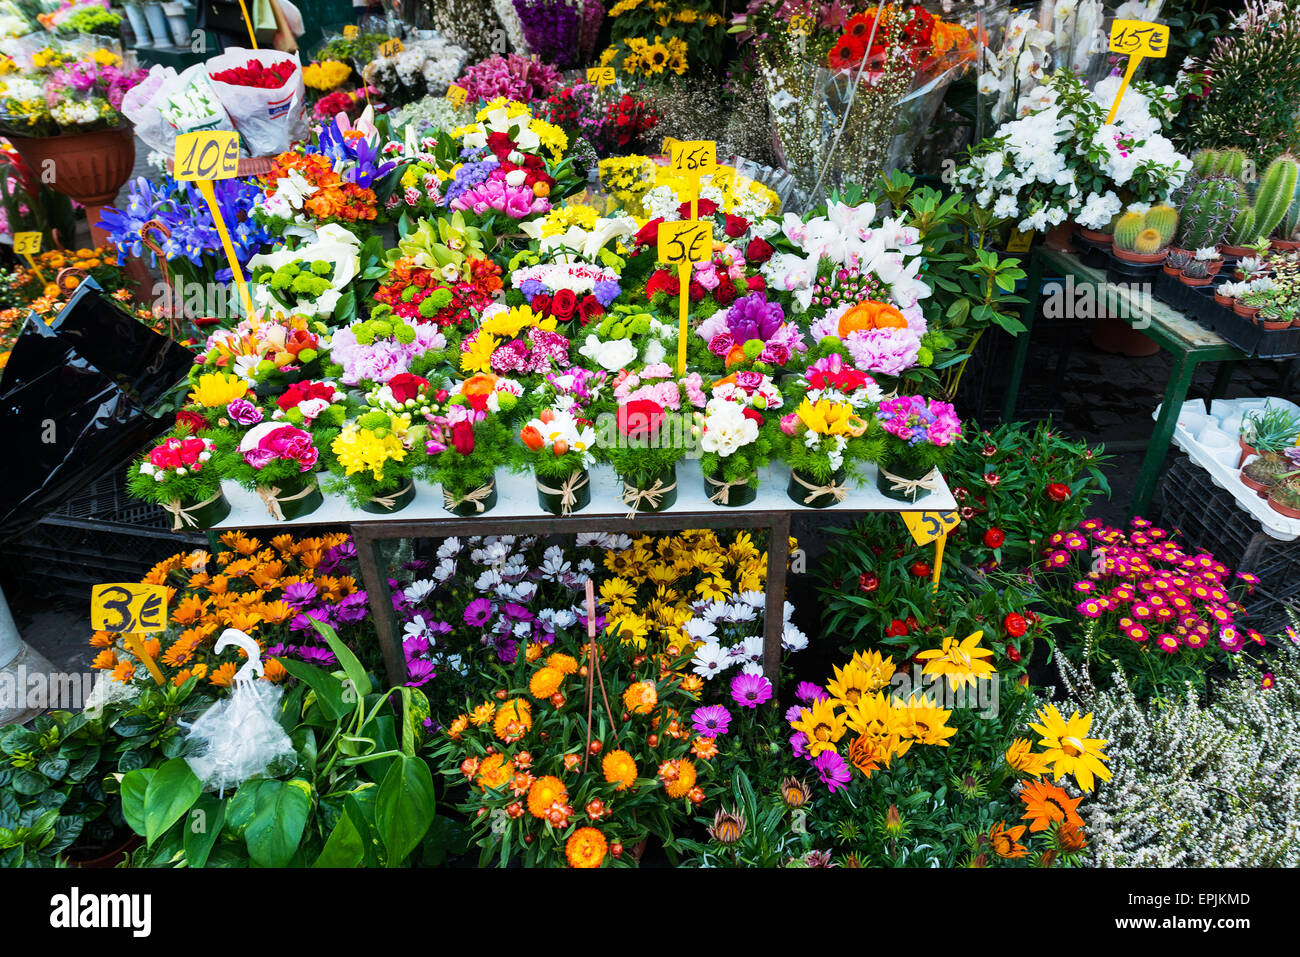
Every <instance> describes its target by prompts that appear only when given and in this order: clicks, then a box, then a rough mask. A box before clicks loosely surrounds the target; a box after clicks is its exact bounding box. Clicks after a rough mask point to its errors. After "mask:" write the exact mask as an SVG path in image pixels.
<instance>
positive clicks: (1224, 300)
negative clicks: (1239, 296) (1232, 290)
mask: <svg viewBox="0 0 1300 957" xmlns="http://www.w3.org/2000/svg"><path fill="white" fill-rule="evenodd" d="M1214 301H1215V302H1217V303H1218V304H1219V305H1221V306H1223V307H1224V308H1225V309H1231V308H1232V304H1233V303H1234V302H1236V301H1237V300H1235V299H1233V298H1232V297H1231V296H1225V295H1223V293H1220V292H1216V293H1215V294H1214Z"/></svg>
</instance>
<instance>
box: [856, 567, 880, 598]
mask: <svg viewBox="0 0 1300 957" xmlns="http://www.w3.org/2000/svg"><path fill="white" fill-rule="evenodd" d="M879 587H880V576H879V575H873V574H872V573H871V572H863V573H862V574H861V575H859V576H858V591H861V592H866V593H867V594H871V592H873V591H875V590H876V589H877V588H879Z"/></svg>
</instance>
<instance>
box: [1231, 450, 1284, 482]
mask: <svg viewBox="0 0 1300 957" xmlns="http://www.w3.org/2000/svg"><path fill="white" fill-rule="evenodd" d="M1291 471H1292V467H1291V464H1290V463H1289V462H1287V460H1286V459H1284V458H1282V456H1280V455H1278V454H1277V453H1276V452H1265V453H1263V454H1262V455H1260V456H1259V457H1258V458H1255V459H1252V460H1251V461H1249V462H1247V463H1246V467H1245V468H1244V469H1242V470H1241V472H1242V474H1243V475H1245V476H1246V477H1247V478H1249V479H1252V480H1253V481H1256V482H1258V483H1259V484H1260V485H1276V484H1277V483H1278V481H1279V480H1280V479H1281V477H1282V476H1283V475H1287V474H1289V473H1290V472H1291Z"/></svg>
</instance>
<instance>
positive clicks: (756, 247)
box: [745, 236, 776, 265]
mask: <svg viewBox="0 0 1300 957" xmlns="http://www.w3.org/2000/svg"><path fill="white" fill-rule="evenodd" d="M774 252H776V250H774V249H773V248H772V244H771V243H769V242H768V241H767V240H766V239H764V238H762V237H761V236H755V237H754V238H753V239H751V240H750V241H749V245H748V246H746V247H745V259H746V260H748V261H749V262H751V263H754V264H755V265H760V264H762V263H765V262H767V261H768V260H769V259H771V258H772V253H774Z"/></svg>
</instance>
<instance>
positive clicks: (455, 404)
mask: <svg viewBox="0 0 1300 957" xmlns="http://www.w3.org/2000/svg"><path fill="white" fill-rule="evenodd" d="M486 398H487V397H486V395H484V394H482V393H477V394H474V395H466V394H465V393H464V392H462V393H460V394H458V395H454V396H452V398H450V399H449V400H448V403H447V411H446V414H444V415H435V416H433V417H432V419H431V421H430V423H429V432H428V438H427V440H426V443H425V451H427V452H428V454H429V456H430V459H429V465H428V477H429V480H430V481H431V482H437V483H438V484H439V485H441V486H442V506H443V508H445V509H446V510H447V511H449V512H451V513H452V514H453V515H481V514H482V513H484V512H486V511H489V510H490V509H491V508H492V507H493V506H494V505H496V503H497V486H496V470H497V466H499V465H502V464H504V463H505V462H506V461H508V459H509V456H510V447H511V443H510V432H509V431H508V430H507V428H506V426H505V424H504V423H503V422H502V421H501V419H500V418H499V417H498V415H497V414H496V413H494V412H491V411H489V410H488V409H487V407H486V404H485V400H486Z"/></svg>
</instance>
